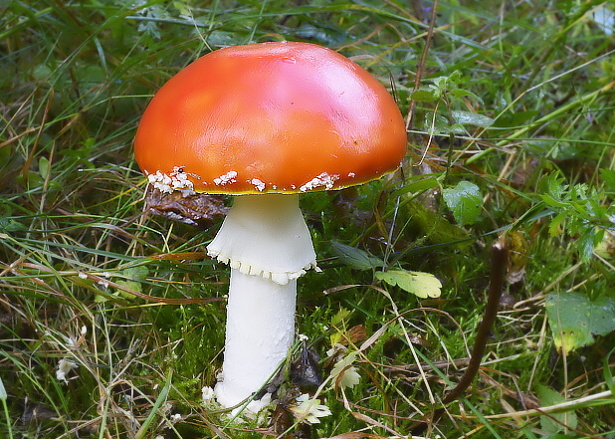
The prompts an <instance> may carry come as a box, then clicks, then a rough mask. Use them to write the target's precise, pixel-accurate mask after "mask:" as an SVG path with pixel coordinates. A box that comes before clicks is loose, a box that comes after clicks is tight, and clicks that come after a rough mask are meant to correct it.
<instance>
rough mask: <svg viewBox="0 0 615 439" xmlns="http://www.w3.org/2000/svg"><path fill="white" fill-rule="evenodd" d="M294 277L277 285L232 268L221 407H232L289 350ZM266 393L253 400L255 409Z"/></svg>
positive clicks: (269, 373) (265, 378) (218, 392)
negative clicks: (260, 397)
mask: <svg viewBox="0 0 615 439" xmlns="http://www.w3.org/2000/svg"><path fill="white" fill-rule="evenodd" d="M296 290H297V281H296V280H291V281H290V282H288V284H286V285H280V284H277V283H275V282H272V281H271V280H268V279H263V278H262V277H260V276H250V275H246V274H243V273H241V272H240V271H239V270H235V269H233V270H231V281H230V291H231V293H230V294H229V299H228V305H227V312H228V317H227V323H226V347H225V350H224V364H223V366H222V380H221V381H220V382H219V383H218V384H217V385H216V387H215V394H216V399H217V401H218V403H220V405H222V406H223V407H233V406H235V405H237V404H239V403H240V402H242V401H243V400H245V399H246V398H248V397H250V395H252V394H254V393H255V392H258V391H259V390H260V389H261V388H262V387H263V385H264V384H266V383H267V382H268V381H269V379H270V378H272V375H273V374H275V371H276V369H277V368H278V367H279V366H280V364H281V362H282V361H284V359H285V358H286V356H287V355H288V350H289V348H290V347H291V345H292V343H293V338H294V333H295V302H296ZM268 402H269V401H268V398H267V397H264V398H262V399H261V400H259V401H252V402H251V403H250V405H248V407H247V409H248V411H250V412H253V413H256V412H258V410H260V409H261V408H262V407H264V406H265V405H267V403H268Z"/></svg>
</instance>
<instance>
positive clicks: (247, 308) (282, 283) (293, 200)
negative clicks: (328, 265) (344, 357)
mask: <svg viewBox="0 0 615 439" xmlns="http://www.w3.org/2000/svg"><path fill="white" fill-rule="evenodd" d="M207 250H208V253H209V254H210V255H211V256H214V257H216V258H217V259H218V260H219V261H221V262H224V263H228V264H229V265H230V266H231V280H230V285H229V298H228V305H227V323H226V346H225V351H224V363H223V365H222V379H221V381H220V382H219V383H218V384H217V385H216V388H215V393H216V399H217V400H218V402H219V403H220V404H221V405H222V406H224V407H232V406H235V405H237V404H238V403H240V402H241V401H243V400H244V399H246V398H248V397H249V396H250V395H252V394H253V393H254V392H256V391H258V390H259V389H260V388H261V387H262V386H263V385H264V384H266V382H267V380H268V379H269V378H270V377H271V376H272V375H273V374H274V372H275V371H276V369H277V368H278V367H279V365H280V364H281V363H282V361H283V360H284V359H285V358H286V355H287V354H288V349H289V348H290V346H291V345H292V343H293V338H294V332H295V302H296V295H297V278H298V277H300V276H301V275H302V274H304V273H305V270H307V269H309V268H316V259H315V257H316V255H315V253H314V248H313V246H312V240H311V237H310V233H309V230H308V228H307V225H306V224H305V221H304V219H303V215H302V214H301V211H300V209H299V201H298V196H297V195H281V194H266V195H241V196H238V197H235V203H234V204H233V207H232V208H231V210H230V211H229V214H228V216H227V217H226V219H225V220H224V223H223V224H222V227H221V228H220V231H219V232H218V235H216V237H215V238H214V240H213V241H212V242H211V244H210V245H209V246H208V247H207ZM264 405H266V401H263V402H262V403H258V402H256V403H253V404H252V406H251V407H248V409H249V410H250V411H252V412H257V411H258V409H260V408H262V407H263V406H264Z"/></svg>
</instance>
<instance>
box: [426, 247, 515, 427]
mask: <svg viewBox="0 0 615 439" xmlns="http://www.w3.org/2000/svg"><path fill="white" fill-rule="evenodd" d="M507 254H508V251H507V248H506V246H505V244H504V242H503V240H499V241H497V242H496V243H495V244H493V245H492V246H491V275H490V283H489V293H488V295H487V305H486V307H485V312H484V315H483V320H482V322H481V323H480V325H479V327H478V330H477V333H476V340H475V342H474V347H473V348H472V355H471V356H470V362H469V363H468V368H467V369H466V371H465V372H464V374H463V376H462V377H461V379H460V380H459V382H458V383H457V385H456V386H455V387H454V388H453V389H452V390H451V391H450V392H449V393H448V394H447V395H446V396H445V397H444V398H443V399H442V403H443V404H449V403H451V402H453V401H455V400H456V399H458V398H459V397H460V396H461V395H463V393H464V392H465V391H466V390H467V388H468V387H469V386H470V384H472V381H473V380H474V378H475V377H476V375H477V374H478V371H479V369H480V364H481V360H482V358H483V354H484V353H485V347H486V346H487V341H488V340H489V337H490V336H491V328H492V327H493V323H494V322H495V318H496V316H497V313H498V306H499V304H500V297H501V295H502V287H503V285H504V277H505V274H506V261H507ZM443 413H444V407H440V408H438V409H437V410H435V411H434V412H433V414H432V415H431V416H430V418H431V423H434V422H436V421H437V420H438V419H439V418H440V417H441V416H442V414H443ZM427 425H429V423H428V422H425V421H421V423H420V424H417V425H416V429H418V430H419V431H423V430H424V429H425V428H426V427H427ZM415 432H416V431H415Z"/></svg>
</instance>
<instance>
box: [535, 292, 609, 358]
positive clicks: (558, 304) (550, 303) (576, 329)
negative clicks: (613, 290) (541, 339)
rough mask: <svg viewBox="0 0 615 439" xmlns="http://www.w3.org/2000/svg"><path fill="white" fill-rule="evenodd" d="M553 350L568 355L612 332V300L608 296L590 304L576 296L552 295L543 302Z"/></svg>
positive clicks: (568, 294)
mask: <svg viewBox="0 0 615 439" xmlns="http://www.w3.org/2000/svg"><path fill="white" fill-rule="evenodd" d="M545 308H546V310H547V318H548V320H549V326H550V327H551V331H552V332H553V338H554V342H555V346H556V348H557V349H558V350H559V351H563V352H564V353H569V352H571V351H573V350H575V349H577V348H580V347H582V346H587V345H590V344H592V343H593V342H594V335H606V334H608V333H609V332H612V331H615V299H614V298H611V297H607V296H603V297H600V298H598V299H597V300H595V301H591V300H590V299H589V297H587V296H585V295H584V294H580V293H575V292H563V293H553V294H549V295H548V296H547V300H546V302H545Z"/></svg>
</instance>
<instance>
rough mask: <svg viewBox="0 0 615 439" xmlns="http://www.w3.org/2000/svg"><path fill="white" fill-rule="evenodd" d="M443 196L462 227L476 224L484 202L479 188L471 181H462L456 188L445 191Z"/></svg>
mask: <svg viewBox="0 0 615 439" xmlns="http://www.w3.org/2000/svg"><path fill="white" fill-rule="evenodd" d="M442 194H443V196H444V202H445V203H446V205H447V206H448V208H449V209H451V211H452V212H453V215H454V216H455V219H456V220H457V222H458V223H459V224H460V225H462V226H463V225H466V224H473V223H475V222H476V220H477V219H478V215H479V214H480V210H481V207H482V202H483V197H482V195H481V193H480V189H479V188H478V186H476V185H475V184H474V183H470V182H469V181H460V182H459V183H457V186H455V187H454V188H447V189H444V190H443V191H442Z"/></svg>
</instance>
